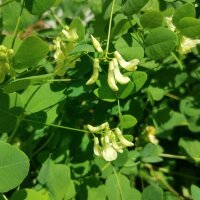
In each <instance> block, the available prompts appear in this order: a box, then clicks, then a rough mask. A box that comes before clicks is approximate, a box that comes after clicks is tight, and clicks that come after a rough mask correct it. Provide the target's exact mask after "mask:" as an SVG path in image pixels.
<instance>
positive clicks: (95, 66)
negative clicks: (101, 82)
mask: <svg viewBox="0 0 200 200" xmlns="http://www.w3.org/2000/svg"><path fill="white" fill-rule="evenodd" d="M99 71H100V65H99V59H98V58H95V59H94V60H93V74H92V76H91V77H90V79H89V80H88V81H87V82H86V85H91V84H93V83H95V82H96V81H97V79H98V77H99Z"/></svg>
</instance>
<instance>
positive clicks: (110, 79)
mask: <svg viewBox="0 0 200 200" xmlns="http://www.w3.org/2000/svg"><path fill="white" fill-rule="evenodd" d="M113 71H114V63H113V61H112V60H111V61H110V63H109V68H108V78H107V81H108V85H109V87H110V88H111V89H112V90H113V91H118V90H119V88H118V87H117V85H116V83H115V77H114V72H113Z"/></svg>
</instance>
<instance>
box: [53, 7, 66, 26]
mask: <svg viewBox="0 0 200 200" xmlns="http://www.w3.org/2000/svg"><path fill="white" fill-rule="evenodd" d="M51 14H52V16H53V17H54V19H55V20H56V21H57V22H58V24H60V26H62V27H63V28H64V27H65V25H64V24H63V23H62V21H61V20H60V19H59V18H58V17H57V16H56V14H55V13H54V11H53V10H52V9H51Z"/></svg>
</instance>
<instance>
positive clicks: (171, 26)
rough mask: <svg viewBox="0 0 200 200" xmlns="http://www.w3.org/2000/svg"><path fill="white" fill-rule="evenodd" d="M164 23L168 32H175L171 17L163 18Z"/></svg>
mask: <svg viewBox="0 0 200 200" xmlns="http://www.w3.org/2000/svg"><path fill="white" fill-rule="evenodd" d="M165 22H166V25H167V27H168V29H169V30H171V31H175V30H176V27H175V26H174V24H173V23H172V16H171V17H165Z"/></svg>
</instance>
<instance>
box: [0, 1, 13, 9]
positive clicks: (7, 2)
mask: <svg viewBox="0 0 200 200" xmlns="http://www.w3.org/2000/svg"><path fill="white" fill-rule="evenodd" d="M13 1H15V0H10V1H6V2H4V3H2V4H1V5H0V8H2V7H4V6H6V5H7V4H9V3H12V2H13Z"/></svg>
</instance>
